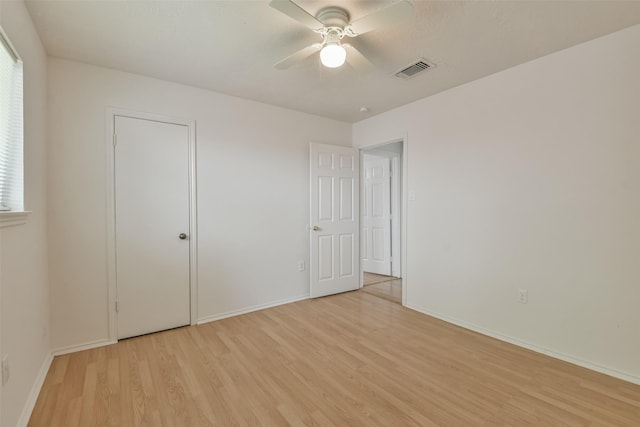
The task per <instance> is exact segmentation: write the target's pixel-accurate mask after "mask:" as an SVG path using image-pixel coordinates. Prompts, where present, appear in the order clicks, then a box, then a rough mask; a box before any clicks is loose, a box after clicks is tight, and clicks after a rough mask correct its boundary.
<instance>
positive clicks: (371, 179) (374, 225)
mask: <svg viewBox="0 0 640 427" xmlns="http://www.w3.org/2000/svg"><path fill="white" fill-rule="evenodd" d="M390 164H391V163H390V159H389V158H387V157H380V156H373V155H370V154H365V155H364V156H363V162H362V168H363V185H362V188H363V192H364V194H363V201H362V210H363V212H362V224H361V227H362V228H361V238H362V245H361V246H362V252H363V253H362V270H363V271H367V272H369V273H376V274H384V275H386V276H390V275H391V176H390Z"/></svg>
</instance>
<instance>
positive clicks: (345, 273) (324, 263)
mask: <svg viewBox="0 0 640 427" xmlns="http://www.w3.org/2000/svg"><path fill="white" fill-rule="evenodd" d="M310 170H311V231H310V233H311V251H310V252H311V259H310V271H311V297H320V296H324V295H331V294H336V293H339V292H345V291H352V290H355V289H358V288H359V286H360V280H359V278H360V269H359V259H360V258H359V252H360V245H359V244H358V242H359V240H358V222H359V219H360V217H359V199H358V194H359V191H360V188H359V159H358V151H357V150H356V149H354V148H349V147H339V146H333V145H324V144H313V143H312V144H311V145H310Z"/></svg>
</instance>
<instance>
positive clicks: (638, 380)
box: [405, 304, 640, 385]
mask: <svg viewBox="0 0 640 427" xmlns="http://www.w3.org/2000/svg"><path fill="white" fill-rule="evenodd" d="M405 307H407V308H410V309H412V310H415V311H418V312H420V313H422V314H426V315H428V316H431V317H435V318H437V319H440V320H444V321H445V322H447V323H452V324H454V325H456V326H460V327H462V328H465V329H469V330H471V331H474V332H478V333H479V334H482V335H487V336H489V337H491V338H495V339H498V340H500V341H504V342H508V343H509V344H513V345H517V346H518V347H524V348H526V349H528V350H532V351H535V352H536V353H541V354H545V355H547V356H551V357H553V358H555V359H560V360H562V361H565V362H568V363H572V364H574V365H578V366H581V367H583V368H587V369H590V370H592V371H596V372H600V373H601V374H605V375H609V376H611V377H615V378H618V379H621V380H624V381H628V382H630V383H634V384H638V385H640V377H639V376H636V375H632V374H629V373H626V372H622V371H619V370H617V369H613V368H609V367H606V366H601V365H598V364H596V363H593V362H588V361H586V360H582V359H580V358H577V357H575V356H570V355H567V354H563V353H559V352H557V351H554V350H549V349H547V348H544V347H540V346H538V345H535V344H531V343H528V342H526V341H522V340H520V339H518V338H514V337H510V336H508V335H504V334H501V333H499V332H494V331H491V330H489V329H485V328H483V327H481V326H478V325H475V324H473V323H469V322H465V321H462V320H458V319H454V318H452V317H449V316H445V315H443V314H440V313H436V312H433V311H431V310H427V309H426V308H424V307H420V306H416V305H413V304H407V305H405Z"/></svg>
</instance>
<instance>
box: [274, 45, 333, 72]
mask: <svg viewBox="0 0 640 427" xmlns="http://www.w3.org/2000/svg"><path fill="white" fill-rule="evenodd" d="M320 49H322V44H321V43H315V44H312V45H311V46H307V47H305V48H302V49H300V50H299V51H297V52H296V53H294V54H293V55H289V56H287V57H286V58H285V59H283V60H282V61H280V62H278V63H277V64H276V65H274V67H275V68H276V69H278V70H286V69H287V68H290V67H291V66H292V65H295V64H296V63H297V62H300V61H302V60H303V59H306V58H308V57H310V56H311V55H313V54H314V53H316V52H318V51H319V50H320Z"/></svg>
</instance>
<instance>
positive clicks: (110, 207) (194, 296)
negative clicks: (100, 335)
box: [105, 107, 198, 342]
mask: <svg viewBox="0 0 640 427" xmlns="http://www.w3.org/2000/svg"><path fill="white" fill-rule="evenodd" d="M116 116H123V117H131V118H134V119H143V120H153V121H158V122H164V123H172V124H177V125H183V126H186V127H187V128H188V129H189V211H190V218H189V222H190V225H189V228H190V230H189V253H190V257H189V276H190V286H189V293H190V324H191V325H195V324H196V323H197V320H198V253H197V250H198V244H197V238H198V232H197V203H196V194H197V192H196V139H195V130H196V124H195V121H193V120H188V119H182V118H176V117H169V116H163V115H159V114H153V113H145V112H138V111H132V110H127V109H122V108H114V107H108V108H107V111H106V137H105V147H106V158H107V295H108V296H107V298H108V305H107V313H108V324H109V341H111V342H116V341H117V339H118V338H117V337H118V322H117V314H116V296H117V288H116V245H115V236H116V218H115V152H114V128H115V117H116Z"/></svg>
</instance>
